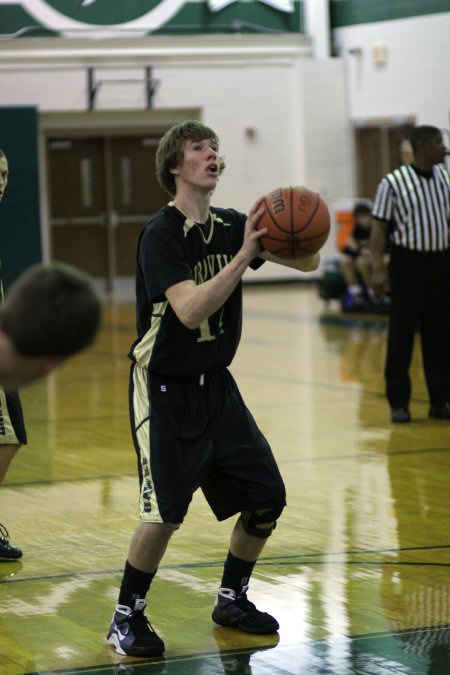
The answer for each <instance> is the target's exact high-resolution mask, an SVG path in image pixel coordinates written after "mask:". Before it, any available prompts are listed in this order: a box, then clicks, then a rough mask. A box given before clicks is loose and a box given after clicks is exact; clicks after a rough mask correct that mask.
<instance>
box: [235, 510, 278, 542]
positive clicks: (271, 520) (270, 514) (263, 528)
mask: <svg viewBox="0 0 450 675" xmlns="http://www.w3.org/2000/svg"><path fill="white" fill-rule="evenodd" d="M283 509H284V505H283V506H276V507H274V508H271V509H259V510H258V511H242V513H241V522H242V527H243V528H244V530H245V531H246V532H247V534H250V535H252V536H253V537H258V538H259V539H267V538H268V537H270V535H271V534H272V532H273V531H274V529H275V528H276V526H277V520H278V518H279V517H280V516H281V514H282V512H283Z"/></svg>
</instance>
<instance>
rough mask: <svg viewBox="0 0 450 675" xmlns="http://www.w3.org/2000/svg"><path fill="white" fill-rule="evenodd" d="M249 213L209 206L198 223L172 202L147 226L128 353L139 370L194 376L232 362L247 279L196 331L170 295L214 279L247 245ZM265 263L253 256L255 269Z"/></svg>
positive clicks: (141, 245) (140, 252) (141, 242)
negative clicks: (184, 320) (175, 287)
mask: <svg viewBox="0 0 450 675" xmlns="http://www.w3.org/2000/svg"><path fill="white" fill-rule="evenodd" d="M245 221H246V216H245V215H244V214H243V213H239V212H238V211H235V210H233V209H218V208H214V207H211V209H210V212H209V216H208V220H207V222H206V223H205V224H202V225H199V224H198V223H195V222H194V221H192V220H191V219H189V218H187V217H186V216H185V215H184V214H182V213H181V212H180V211H179V210H178V209H177V208H176V207H175V206H174V205H173V204H169V205H167V206H164V207H163V208H162V209H160V210H159V211H158V212H157V213H156V214H155V215H154V216H153V217H152V218H151V219H150V220H149V222H148V223H147V224H146V226H145V228H144V229H143V231H142V233H141V236H140V239H139V245H138V256H137V258H138V259H137V273H136V301H137V332H138V339H137V340H136V341H135V343H134V344H133V345H132V347H131V350H130V354H129V356H130V358H131V359H132V360H133V361H135V362H136V363H138V364H139V365H140V366H141V367H142V368H148V370H149V371H151V372H152V371H153V372H156V373H161V374H167V375H175V376H197V375H200V374H201V373H204V372H208V371H209V370H214V369H216V368H222V367H226V366H228V365H230V363H231V361H232V360H233V357H234V355H235V353H236V349H237V347H238V344H239V340H240V337H241V328H242V284H241V283H239V284H238V285H237V287H236V288H235V289H234V291H233V292H232V293H231V295H230V296H229V297H228V299H227V300H226V301H225V303H224V304H223V305H222V307H220V308H219V309H218V310H217V311H216V312H214V314H212V315H211V316H210V317H208V318H207V319H205V320H204V321H203V322H202V324H201V325H200V326H199V327H198V328H196V329H195V330H190V329H188V328H186V327H185V326H184V325H183V324H182V323H181V321H179V319H178V317H177V316H176V314H175V312H174V311H173V309H172V307H171V306H170V304H169V303H168V302H167V299H166V297H165V292H166V290H167V289H168V288H170V287H171V286H173V285H174V284H176V283H179V282H181V281H186V280H188V279H192V280H193V281H194V282H195V283H196V284H200V283H203V282H204V281H208V279H211V278H212V277H214V276H215V275H216V274H217V273H218V272H220V270H221V269H223V268H224V267H225V266H226V265H227V264H228V263H229V262H230V261H231V260H232V258H233V257H234V256H235V255H236V253H237V252H238V251H239V249H240V248H241V246H242V242H243V237H244V227H245ZM263 262H264V261H263V260H262V259H260V258H255V259H254V260H253V261H252V263H251V265H250V266H251V267H252V268H253V269H257V268H258V267H260V265H262V264H263Z"/></svg>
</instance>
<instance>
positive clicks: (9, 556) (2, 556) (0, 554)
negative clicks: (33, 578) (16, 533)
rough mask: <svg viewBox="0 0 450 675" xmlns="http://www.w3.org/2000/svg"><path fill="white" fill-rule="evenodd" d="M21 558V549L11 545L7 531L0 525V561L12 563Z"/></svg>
mask: <svg viewBox="0 0 450 675" xmlns="http://www.w3.org/2000/svg"><path fill="white" fill-rule="evenodd" d="M21 557H22V551H21V549H20V548H17V546H12V545H11V543H10V541H9V534H8V530H7V529H6V527H5V526H4V525H2V524H1V523H0V561H5V560H6V561H14V560H19V558H21Z"/></svg>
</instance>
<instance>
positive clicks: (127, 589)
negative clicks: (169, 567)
mask: <svg viewBox="0 0 450 675" xmlns="http://www.w3.org/2000/svg"><path fill="white" fill-rule="evenodd" d="M155 574H156V570H155V571H154V572H151V573H150V574H147V572H141V571H140V570H137V569H136V568H135V567H133V566H132V565H130V563H129V562H128V560H127V562H126V563H125V570H124V572H123V577H122V584H121V586H120V592H119V605H126V606H127V607H131V608H132V607H133V605H134V600H136V599H137V598H145V596H146V595H147V593H148V590H149V588H150V584H151V583H152V581H153V577H154V576H155Z"/></svg>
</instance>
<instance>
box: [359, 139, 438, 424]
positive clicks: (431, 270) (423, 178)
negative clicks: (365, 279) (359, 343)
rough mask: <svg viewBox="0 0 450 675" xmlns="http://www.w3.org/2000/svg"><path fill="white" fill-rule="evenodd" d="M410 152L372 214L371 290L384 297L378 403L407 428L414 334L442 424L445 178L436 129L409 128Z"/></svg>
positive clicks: (432, 411) (384, 184) (434, 413)
mask: <svg viewBox="0 0 450 675" xmlns="http://www.w3.org/2000/svg"><path fill="white" fill-rule="evenodd" d="M411 144H412V148H413V153H414V160H413V162H412V164H410V165H403V166H401V167H400V168H399V169H396V170H395V171H393V172H392V173H389V174H387V175H386V176H384V178H383V179H382V180H381V183H380V185H379V186H378V191H377V194H376V198H375V204H374V207H373V212H372V215H373V217H374V219H375V221H374V225H373V228H372V237H371V248H372V253H373V264H374V273H373V282H372V285H373V289H374V291H375V292H376V293H382V292H384V291H386V290H387V288H388V287H389V288H390V294H391V308H390V315H389V331H388V343H387V356H386V365H385V373H384V374H385V379H386V395H387V399H388V401H389V405H390V407H391V420H392V422H410V421H411V414H410V411H409V402H410V398H411V380H410V377H409V367H410V364H411V359H412V353H413V346H414V336H415V332H416V330H417V329H419V330H420V334H421V344H422V355H423V366H424V371H425V380H426V384H427V388H428V394H429V399H430V408H429V417H433V418H437V419H445V420H450V237H449V223H450V175H449V173H448V172H447V171H446V170H445V169H444V168H443V167H442V166H440V164H441V163H442V162H443V160H444V157H445V154H446V148H445V146H444V142H443V137H442V133H441V132H440V130H439V129H438V128H436V127H433V126H418V127H415V129H414V130H413V132H412V135H411ZM386 237H387V238H388V240H389V243H390V247H391V257H390V264H389V270H388V271H387V270H386V268H385V267H384V266H383V263H382V255H383V252H384V245H385V241H386ZM388 274H389V285H388V278H387V275H388Z"/></svg>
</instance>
